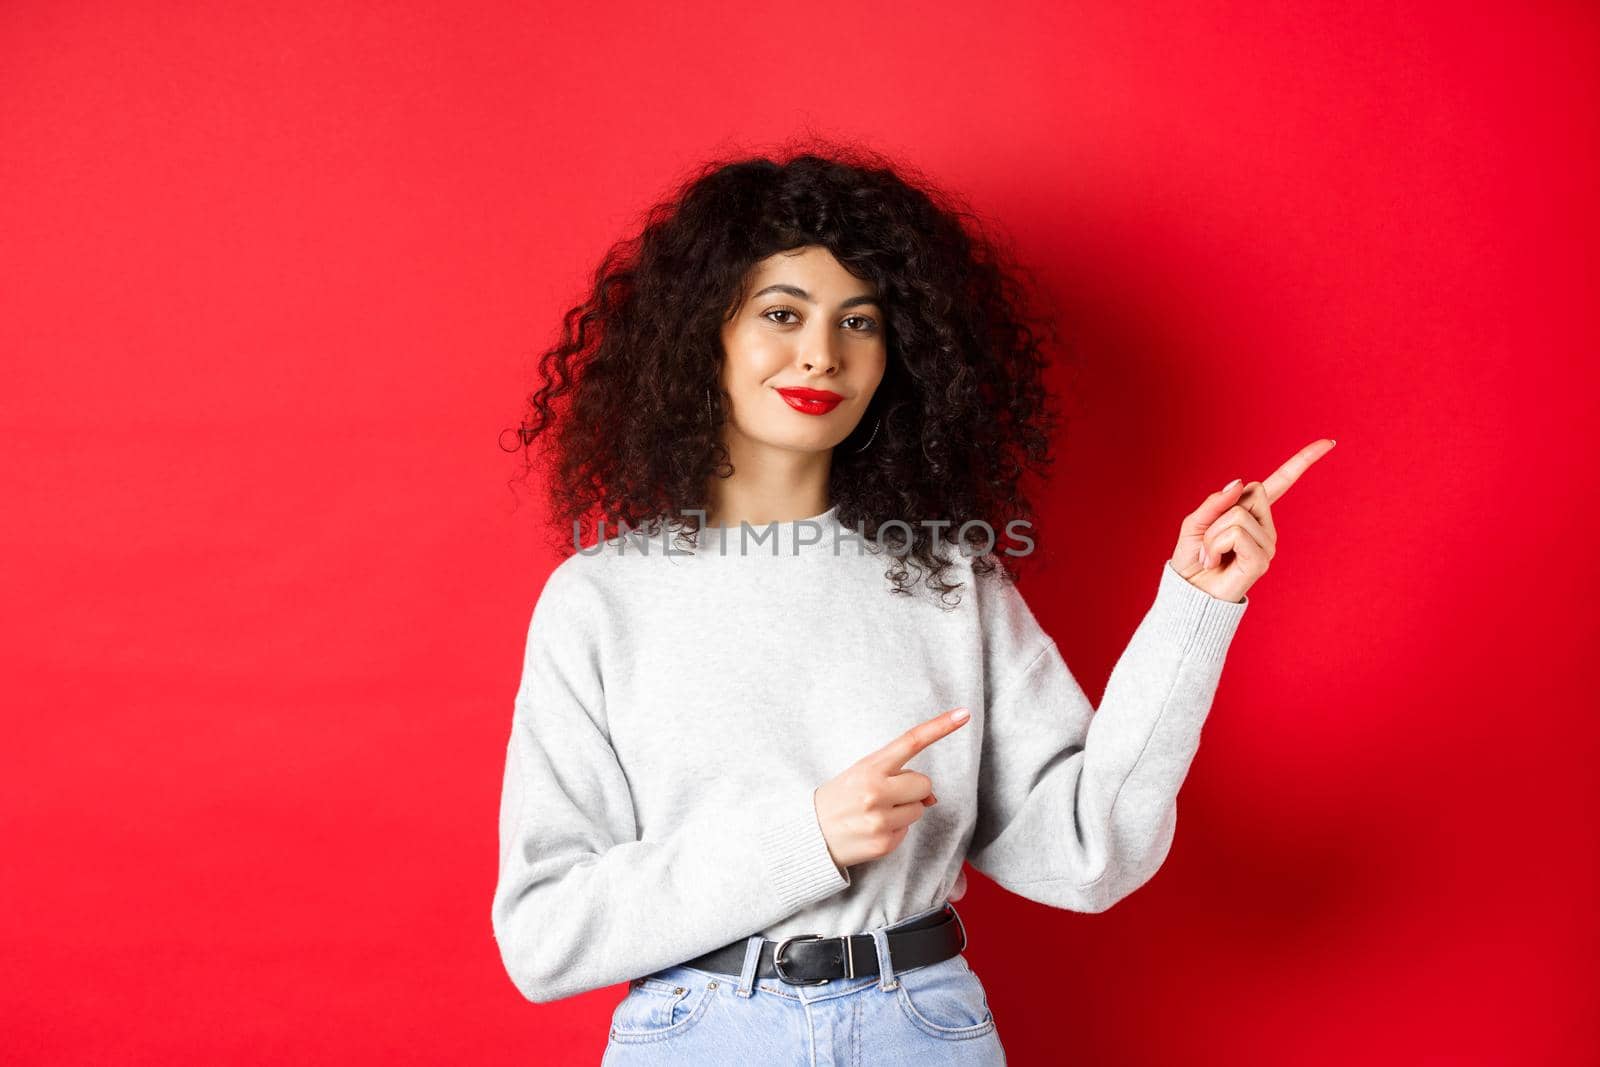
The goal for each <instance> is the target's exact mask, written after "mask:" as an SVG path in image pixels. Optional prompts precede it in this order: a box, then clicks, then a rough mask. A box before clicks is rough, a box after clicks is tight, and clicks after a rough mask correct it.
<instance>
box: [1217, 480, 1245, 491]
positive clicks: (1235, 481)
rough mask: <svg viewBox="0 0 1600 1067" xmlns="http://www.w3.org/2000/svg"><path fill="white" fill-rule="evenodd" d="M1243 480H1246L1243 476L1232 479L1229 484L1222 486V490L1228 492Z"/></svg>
mask: <svg viewBox="0 0 1600 1067" xmlns="http://www.w3.org/2000/svg"><path fill="white" fill-rule="evenodd" d="M1242 481H1244V479H1243V478H1235V479H1234V480H1233V481H1231V482H1229V483H1228V484H1227V485H1225V486H1223V487H1222V491H1223V492H1224V493H1226V492H1228V491H1229V490H1230V489H1232V488H1233V487H1234V486H1236V485H1238V484H1239V483H1240V482H1242Z"/></svg>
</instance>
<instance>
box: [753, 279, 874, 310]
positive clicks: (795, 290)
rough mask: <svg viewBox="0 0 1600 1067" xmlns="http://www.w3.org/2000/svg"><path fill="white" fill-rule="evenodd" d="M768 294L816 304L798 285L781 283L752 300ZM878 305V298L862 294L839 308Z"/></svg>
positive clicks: (761, 292)
mask: <svg viewBox="0 0 1600 1067" xmlns="http://www.w3.org/2000/svg"><path fill="white" fill-rule="evenodd" d="M768 293H788V294H789V295H790V296H792V297H795V298H797V299H799V300H804V301H805V302H806V303H808V304H815V303H816V301H815V300H813V299H812V298H811V294H810V293H808V292H806V291H805V290H804V289H802V288H800V287H799V286H798V285H785V284H784V283H782V282H779V283H778V284H776V285H769V286H767V287H766V288H765V289H763V290H761V291H760V292H758V293H756V294H755V295H754V296H752V297H751V298H750V299H751V300H754V299H756V297H761V296H766V295H767V294H768ZM877 303H878V298H877V297H875V296H873V295H872V294H871V293H862V294H861V295H859V296H852V297H850V298H849V299H848V300H841V301H840V302H839V306H840V307H842V308H853V307H855V306H856V305H858V304H873V305H876V304H877Z"/></svg>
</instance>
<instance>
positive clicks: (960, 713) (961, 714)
mask: <svg viewBox="0 0 1600 1067" xmlns="http://www.w3.org/2000/svg"><path fill="white" fill-rule="evenodd" d="M971 714H972V712H970V711H968V710H967V709H966V708H957V709H956V710H955V711H952V712H951V713H950V717H951V718H952V719H954V720H955V721H956V722H966V721H967V716H969V715H971Z"/></svg>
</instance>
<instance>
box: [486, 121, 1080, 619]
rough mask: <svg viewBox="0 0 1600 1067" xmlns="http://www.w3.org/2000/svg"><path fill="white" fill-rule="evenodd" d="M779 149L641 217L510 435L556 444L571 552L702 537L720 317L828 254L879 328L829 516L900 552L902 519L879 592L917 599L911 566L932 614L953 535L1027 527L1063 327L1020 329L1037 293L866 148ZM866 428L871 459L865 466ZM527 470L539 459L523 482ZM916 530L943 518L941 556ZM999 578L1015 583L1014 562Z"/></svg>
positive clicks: (711, 471) (1000, 250) (719, 456)
mask: <svg viewBox="0 0 1600 1067" xmlns="http://www.w3.org/2000/svg"><path fill="white" fill-rule="evenodd" d="M783 155H785V156H786V157H787V158H785V159H783V161H781V162H780V161H776V160H773V159H770V158H766V157H754V158H744V159H737V160H733V161H713V162H710V163H706V164H704V165H703V166H701V167H700V168H698V169H697V171H696V172H695V173H694V174H693V175H691V176H690V177H689V178H688V179H687V180H686V181H684V182H683V183H682V185H681V186H680V187H679V189H678V190H677V192H676V193H675V194H674V195H673V196H671V197H670V198H668V199H666V200H664V201H661V202H659V203H657V204H656V205H654V206H653V207H651V208H649V209H648V210H647V212H646V213H645V215H644V217H643V219H642V225H641V226H640V228H639V232H638V234H637V235H636V236H633V237H629V238H626V239H624V240H621V241H619V242H617V243H616V244H615V245H613V246H612V248H611V249H610V250H609V251H608V252H607V253H606V255H605V257H604V259H603V261H602V262H601V263H600V265H599V266H598V268H597V269H596V271H595V275H594V288H593V292H592V293H591V294H590V295H589V296H588V298H587V299H586V300H585V301H584V302H583V303H582V304H579V305H578V306H576V307H572V308H570V309H569V310H568V311H567V312H566V314H565V316H564V326H563V334H562V338H561V341H560V342H559V343H558V344H557V345H555V346H554V347H553V348H550V349H549V350H547V351H545V352H544V353H543V354H542V355H541V356H540V358H539V371H540V378H541V384H540V385H539V386H538V388H537V389H536V390H535V391H534V392H533V393H532V394H531V395H530V396H529V397H528V408H529V411H528V414H527V415H526V416H525V418H524V420H523V422H522V424H521V426H520V427H519V428H518V430H516V431H511V430H507V431H505V432H503V433H502V441H504V440H505V438H506V434H509V433H512V432H515V433H517V436H518V439H519V440H520V442H521V445H520V447H522V448H523V449H524V450H525V451H526V450H528V449H529V446H531V445H532V443H533V442H534V440H535V438H537V437H539V436H540V435H541V434H545V435H546V440H545V444H546V446H547V447H546V449H545V451H544V454H543V457H542V458H543V461H544V462H543V472H542V473H543V480H544V482H545V485H546V488H547V492H548V496H549V501H550V511H551V521H552V524H553V525H554V527H555V528H556V529H558V530H559V531H561V542H560V544H561V545H564V546H565V547H564V548H562V547H559V546H557V551H559V552H562V553H563V554H564V555H570V554H572V552H573V551H575V548H574V544H573V542H574V537H575V534H576V535H579V536H580V541H579V543H582V544H590V543H591V539H590V538H589V537H588V536H587V533H586V532H587V531H588V530H590V529H591V528H593V529H594V530H595V533H596V536H597V537H598V538H599V539H602V540H603V539H605V537H607V536H615V535H616V533H617V532H618V530H619V526H620V525H623V524H625V525H626V527H627V528H629V529H642V528H653V529H660V526H659V523H661V522H664V521H671V522H673V523H674V524H676V525H678V526H679V527H681V528H682V529H684V530H685V531H686V533H685V534H683V535H680V536H684V537H686V538H687V540H688V543H691V544H692V543H695V542H694V538H695V534H696V533H697V532H698V530H699V529H700V527H699V525H698V522H697V520H695V519H693V518H685V517H683V515H684V511H685V509H694V508H701V507H706V506H707V505H706V499H707V493H708V486H709V485H710V479H711V478H712V477H717V476H720V477H727V476H728V475H729V474H731V473H732V465H731V463H730V462H729V455H728V451H727V448H726V446H725V445H724V444H723V443H722V441H721V438H720V433H721V422H722V419H723V418H724V415H725V411H726V402H727V396H726V394H725V393H724V392H723V391H722V390H721V388H720V387H719V385H718V371H719V368H720V366H721V361H722V358H723V352H722V346H721V337H720V330H721V327H722V325H723V322H724V321H725V320H726V319H727V317H728V316H729V315H731V314H733V313H734V311H736V310H737V309H738V308H739V307H740V306H741V305H742V304H743V302H744V295H745V292H746V286H747V278H748V276H749V274H750V272H751V268H752V267H753V266H754V265H756V264H757V263H759V262H760V261H762V260H764V259H765V258H767V257H768V256H770V255H773V254H775V253H778V252H785V251H790V250H794V249H798V248H801V247H803V246H809V245H820V246H822V247H824V248H826V249H828V251H829V252H831V253H832V254H833V256H834V258H835V259H837V260H838V262H839V263H840V265H841V266H843V267H844V268H845V269H846V270H848V271H849V272H850V273H852V274H853V275H855V276H857V277H859V278H861V279H863V280H865V281H870V282H873V283H875V284H876V285H877V287H878V292H879V294H880V297H881V300H880V306H881V307H882V309H883V312H884V315H885V318H886V320H887V321H886V322H885V324H884V326H885V342H886V356H887V359H886V365H885V370H884V375H883V380H882V381H881V383H880V384H879V386H878V389H877V391H876V392H875V393H874V395H873V397H872V401H871V404H870V405H869V407H868V409H867V411H866V413H865V415H864V416H863V418H862V420H861V424H860V425H858V426H857V428H856V429H855V430H854V431H852V433H851V434H850V436H849V437H847V438H846V439H845V441H844V442H842V443H841V445H840V446H839V447H838V448H836V449H835V451H834V455H833V460H832V463H831V471H830V479H829V487H828V488H829V495H830V505H831V506H836V507H837V509H838V511H837V517H838V520H839V522H841V523H842V524H843V525H844V526H846V527H848V528H852V529H853V528H855V527H856V525H857V523H858V522H859V523H861V529H862V530H863V532H864V533H865V535H866V536H867V537H868V538H869V539H875V538H878V537H879V536H880V532H879V526H880V524H882V523H885V522H888V521H889V520H891V519H901V520H903V521H904V522H906V523H908V524H910V525H911V527H912V538H911V540H910V541H909V543H908V542H907V541H906V539H905V538H904V529H903V527H901V526H899V525H896V526H891V527H889V528H887V529H886V530H884V531H882V534H881V536H882V543H883V544H885V545H886V546H890V545H892V546H893V548H892V550H891V552H890V553H889V558H890V559H891V560H892V561H893V563H892V565H891V567H890V569H889V571H888V572H887V573H886V575H885V577H886V578H889V579H890V580H891V581H892V583H893V587H894V588H893V592H896V593H901V594H905V593H908V592H909V590H908V586H910V585H911V584H913V583H914V582H915V581H916V578H915V577H914V576H912V575H911V574H910V572H909V571H908V569H907V566H906V564H907V563H908V562H914V563H916V564H920V565H921V566H922V567H925V568H926V569H927V573H926V576H925V581H926V584H927V585H928V587H929V588H931V589H934V590H936V591H937V592H938V594H939V596H940V598H941V600H942V599H944V598H945V594H947V593H949V592H950V591H952V590H955V589H958V588H959V587H960V583H959V582H955V583H949V582H946V581H945V580H944V572H945V570H946V569H947V568H948V567H950V566H951V563H950V561H949V560H948V559H947V558H945V557H944V556H942V555H941V554H940V553H939V552H938V551H936V548H937V547H938V546H939V545H948V544H951V543H953V542H954V541H955V532H956V531H958V530H959V529H960V527H961V525H962V523H965V522H968V521H969V520H982V521H984V522H987V523H988V524H989V526H990V528H991V529H992V530H994V531H995V536H996V537H997V538H1000V539H1004V538H1006V536H1007V535H1006V533H1005V532H1004V531H1005V530H1006V524H1007V523H1009V522H1012V521H1013V520H1019V519H1020V520H1024V521H1027V522H1029V523H1031V522H1032V519H1033V509H1032V507H1031V505H1030V503H1029V501H1028V498H1027V494H1026V492H1025V489H1024V482H1025V481H1026V479H1027V478H1028V477H1029V476H1030V475H1032V476H1037V477H1040V478H1042V477H1043V476H1045V475H1046V474H1047V472H1048V470H1049V468H1050V466H1051V464H1052V462H1053V457H1052V456H1051V452H1050V441H1051V435H1052V433H1053V432H1054V430H1055V429H1056V426H1057V423H1058V420H1059V416H1058V414H1057V412H1056V411H1055V410H1054V407H1053V403H1054V401H1053V398H1052V397H1051V396H1050V395H1049V393H1048V392H1047V391H1046V389H1045V387H1044V382H1043V371H1044V368H1045V367H1046V366H1047V365H1048V362H1049V361H1048V359H1047V357H1046V355H1045V351H1046V344H1045V342H1046V341H1050V342H1054V341H1055V340H1056V333H1055V331H1054V329H1053V326H1052V323H1051V321H1050V320H1049V319H1048V318H1047V317H1032V316H1030V314H1029V310H1028V309H1029V299H1028V298H1029V295H1030V293H1031V292H1032V290H1033V287H1034V283H1033V280H1032V278H1031V277H1030V276H1028V275H1026V274H1024V273H1023V272H1021V271H1019V270H1017V269H1016V267H1015V266H1014V259H1013V257H1012V254H1011V253H1010V251H1009V248H1008V247H1007V245H1006V243H1005V242H1004V241H1003V240H1001V239H1000V238H997V237H995V236H994V235H993V234H992V233H990V232H989V231H987V230H986V229H985V227H984V224H983V222H982V220H981V219H979V218H978V217H977V216H976V215H975V214H974V213H973V212H971V211H970V210H968V209H967V208H966V206H965V205H964V202H962V201H959V200H958V199H957V198H956V197H955V196H953V195H951V194H949V193H947V192H941V191H938V190H936V189H935V188H934V187H933V186H932V185H931V184H930V183H929V182H927V181H926V180H925V179H923V178H922V177H921V176H920V175H918V176H916V177H908V174H909V173H910V172H909V170H908V168H906V167H904V166H898V167H897V166H891V165H890V164H889V163H888V162H887V161H886V160H885V159H884V158H883V157H882V156H880V155H878V154H877V153H873V152H870V151H868V150H866V149H863V148H860V147H853V146H847V147H829V148H826V149H821V148H818V147H817V142H816V141H815V140H812V141H811V142H810V143H809V145H808V146H807V147H806V148H803V149H795V150H792V151H790V152H786V153H783ZM708 391H709V392H710V394H711V395H715V396H716V397H717V411H716V412H715V414H714V415H713V416H711V417H710V418H708V414H707V396H708ZM875 418H876V419H881V422H880V423H877V424H876V425H877V430H876V437H875V439H874V440H873V445H872V447H871V448H869V449H867V450H865V451H863V452H855V451H853V449H854V448H856V447H858V446H859V445H860V444H861V443H862V442H863V441H865V440H867V436H866V435H867V433H868V432H869V431H871V430H872V429H873V426H874V425H875V424H874V419H875ZM713 420H714V423H715V424H713ZM552 436H553V440H551V437H552ZM502 447H507V446H505V445H504V444H503V445H502ZM517 447H518V446H516V445H512V446H510V447H509V448H508V450H511V451H514V450H516V448H517ZM536 466H537V464H536V463H535V461H534V460H533V458H532V457H531V456H530V457H529V459H528V465H527V468H526V469H527V472H529V473H531V472H532V471H533V470H534V468H535V467H536ZM708 510H709V509H708ZM925 518H926V519H942V520H947V521H948V522H949V523H950V524H951V525H950V526H949V527H947V528H946V529H945V530H944V532H943V533H942V534H941V535H940V537H939V539H938V542H937V543H936V542H935V539H934V535H933V533H932V532H931V531H930V530H928V528H926V527H924V526H921V525H919V523H920V522H921V521H922V520H923V519H925ZM601 520H605V522H606V527H605V528H604V529H608V530H610V531H611V532H610V533H609V534H604V535H603V536H602V534H603V530H602V528H601V527H599V525H598V524H599V523H600V521H601ZM1028 536H1030V537H1032V538H1033V539H1034V540H1035V542H1036V543H1037V542H1038V540H1039V539H1038V537H1037V534H1036V533H1034V532H1030V533H1029V534H1028ZM986 540H987V539H986V537H985V536H984V531H983V530H982V528H981V527H977V528H970V529H969V531H968V534H967V542H968V543H969V546H970V547H969V548H968V549H967V550H965V551H966V553H967V554H968V555H971V556H972V557H973V558H972V570H973V572H974V573H990V572H992V571H994V570H995V569H996V563H997V562H998V557H997V555H996V554H995V553H994V552H993V551H985V550H984V542H985V541H986ZM1013 558H1020V557H1013ZM999 570H1000V571H1001V572H1002V577H1004V578H1009V579H1011V580H1015V577H1016V575H1015V573H1014V572H1013V573H1009V574H1008V573H1007V571H1008V570H1010V565H1007V566H1002V567H1000V568H999Z"/></svg>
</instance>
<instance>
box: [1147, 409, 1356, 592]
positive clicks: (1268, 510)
mask: <svg viewBox="0 0 1600 1067" xmlns="http://www.w3.org/2000/svg"><path fill="white" fill-rule="evenodd" d="M1333 446H1334V441H1333V440H1332V439H1331V438H1327V437H1324V438H1323V439H1322V440H1320V441H1313V442H1312V443H1311V444H1309V445H1307V446H1306V447H1304V448H1302V449H1301V450H1300V451H1299V452H1297V453H1295V454H1294V455H1293V456H1291V457H1290V458H1289V461H1288V462H1287V463H1285V464H1284V465H1283V466H1281V467H1279V468H1278V469H1277V470H1275V471H1273V472H1272V475H1271V476H1270V477H1269V478H1267V480H1266V481H1264V482H1244V481H1243V479H1240V478H1235V479H1234V480H1233V481H1231V482H1229V483H1228V484H1227V485H1226V486H1224V487H1223V488H1222V489H1220V490H1218V491H1217V492H1215V493H1212V494H1211V495H1210V496H1209V497H1207V498H1206V500H1205V503H1203V504H1201V505H1200V507H1199V508H1197V509H1196V510H1195V511H1193V512H1191V513H1190V515H1189V516H1188V517H1187V518H1186V519H1184V520H1183V528H1182V532H1180V533H1179V534H1178V547H1177V548H1175V549H1173V551H1172V566H1173V569H1174V570H1176V571H1177V572H1178V573H1179V574H1181V575H1183V577H1184V578H1185V579H1187V580H1188V582H1189V584H1190V585H1194V586H1197V587H1199V588H1200V589H1203V590H1205V591H1206V592H1207V593H1209V594H1211V595H1212V596H1214V597H1216V598H1217V599H1218V600H1226V601H1228V602H1230V603H1233V604H1238V603H1242V602H1243V601H1244V595H1245V593H1246V592H1248V591H1249V589H1250V587H1251V586H1252V585H1255V584H1256V581H1257V579H1259V578H1260V577H1261V576H1262V575H1263V574H1265V573H1267V567H1268V565H1269V564H1270V563H1271V562H1272V557H1273V556H1274V555H1276V554H1277V550H1278V549H1277V545H1278V532H1277V530H1276V529H1274V528H1273V525H1272V505H1273V504H1275V503H1277V502H1278V498H1279V497H1281V496H1283V494H1284V493H1286V492H1288V491H1289V487H1290V486H1291V485H1293V484H1294V483H1295V481H1296V480H1297V479H1298V478H1299V477H1300V475H1302V474H1304V473H1305V472H1306V470H1307V468H1309V467H1310V466H1311V465H1312V464H1313V463H1315V462H1316V461H1317V460H1319V459H1321V458H1322V457H1323V456H1325V455H1327V454H1328V453H1329V452H1330V451H1332V449H1333ZM1241 483H1242V484H1241Z"/></svg>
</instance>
